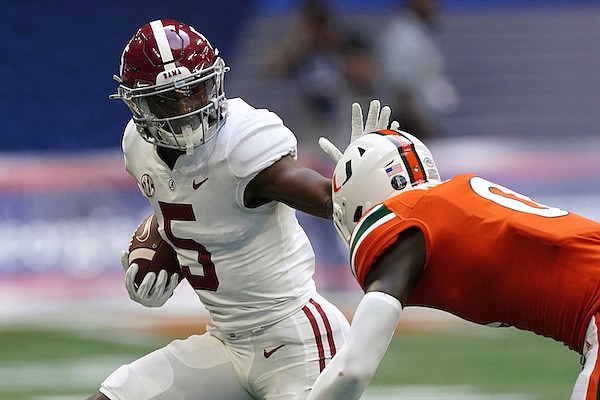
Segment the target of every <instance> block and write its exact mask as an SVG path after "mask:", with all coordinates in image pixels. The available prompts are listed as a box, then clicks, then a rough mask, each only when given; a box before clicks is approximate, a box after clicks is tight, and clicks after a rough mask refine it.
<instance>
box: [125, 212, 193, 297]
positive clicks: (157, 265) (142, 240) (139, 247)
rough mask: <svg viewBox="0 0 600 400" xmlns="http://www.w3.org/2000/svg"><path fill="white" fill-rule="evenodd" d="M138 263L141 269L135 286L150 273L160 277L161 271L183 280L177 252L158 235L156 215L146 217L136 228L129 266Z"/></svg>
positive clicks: (130, 246)
mask: <svg viewBox="0 0 600 400" xmlns="http://www.w3.org/2000/svg"><path fill="white" fill-rule="evenodd" d="M133 263H136V264H138V265H139V266H140V269H139V271H138V273H137V275H136V276H135V280H134V282H135V284H136V285H139V284H141V283H142V280H143V279H144V276H146V273H148V272H154V273H156V274H157V275H158V273H159V272H160V270H161V269H164V270H166V271H167V273H168V274H169V277H170V276H171V275H173V274H174V273H178V274H179V280H180V281H181V279H183V274H182V273H181V268H180V266H179V262H178V261H177V256H176V254H175V250H173V248H172V247H171V245H170V244H169V243H167V242H165V241H164V240H163V239H162V237H161V236H160V234H159V233H158V220H157V219H156V215H154V214H151V215H149V216H148V217H146V218H145V219H144V220H143V221H142V223H141V224H140V225H139V226H138V227H137V228H136V230H135V232H134V233H133V236H131V241H130V242H129V265H131V264H133Z"/></svg>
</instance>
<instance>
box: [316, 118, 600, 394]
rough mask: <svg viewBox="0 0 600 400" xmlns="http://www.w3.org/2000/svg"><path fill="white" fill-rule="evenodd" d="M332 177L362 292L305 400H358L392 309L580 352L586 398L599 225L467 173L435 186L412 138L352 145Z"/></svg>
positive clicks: (390, 133)
mask: <svg viewBox="0 0 600 400" xmlns="http://www.w3.org/2000/svg"><path fill="white" fill-rule="evenodd" d="M320 144H321V147H322V148H323V149H324V150H325V151H326V152H327V153H328V154H329V155H330V156H332V158H333V159H334V160H335V161H337V165H336V168H335V171H334V174H333V178H332V183H333V203H334V204H333V208H334V211H333V212H334V216H333V219H334V223H335V226H336V228H337V230H338V233H339V234H340V235H341V237H342V238H343V239H344V241H345V242H346V243H347V244H348V246H349V249H350V263H351V268H352V272H353V273H354V276H355V277H356V279H357V281H358V283H359V284H360V285H361V287H362V288H363V289H364V291H365V295H364V297H363V298H362V300H361V302H360V304H359V305H358V307H357V309H356V313H355V316H354V319H353V321H352V326H351V329H350V333H349V336H348V337H347V339H346V342H345V344H344V345H343V346H342V349H341V350H340V351H339V352H338V353H337V355H336V356H335V357H334V358H333V361H332V362H331V363H330V364H329V365H328V366H327V367H326V368H325V370H324V372H323V373H322V374H321V375H320V376H319V378H318V379H317V381H316V383H315V386H314V387H313V389H312V391H311V394H310V395H309V397H308V399H309V400H316V399H318V400H328V399H344V400H349V399H358V398H359V397H360V396H361V394H362V393H363V391H364V390H365V388H366V386H367V385H368V383H369V381H370V380H371V378H372V377H373V375H374V373H375V371H376V369H377V366H378V364H379V362H380V361H381V358H382V357H383V355H384V353H385V351H386V349H387V347H388V345H389V342H390V340H391V338H392V335H393V334H394V331H395V329H396V326H397V324H398V322H399V320H400V315H401V313H402V309H403V307H404V306H409V305H418V306H425V307H433V308H437V309H441V310H445V311H447V312H450V313H453V314H455V315H457V316H459V317H462V318H464V319H466V320H469V321H472V322H475V323H479V324H486V325H490V326H496V327H497V326H514V327H517V328H519V329H524V330H528V331H532V332H535V333H537V334H539V335H542V336H547V337H551V338H553V339H555V340H557V341H560V342H562V343H564V344H565V345H566V346H568V347H569V348H571V349H572V350H575V351H576V352H578V353H580V354H581V355H582V356H583V358H582V359H583V360H585V362H584V364H583V369H582V371H581V373H580V374H579V377H578V378H577V381H576V383H575V388H574V389H573V394H572V396H571V399H572V400H580V399H581V400H582V399H597V398H598V396H600V393H599V387H598V386H599V383H598V382H599V378H600V359H599V358H598V347H599V344H598V327H599V325H600V314H599V313H598V311H599V309H600V279H599V278H600V224H598V223H597V222H594V221H591V220H589V219H586V218H583V217H581V216H579V215H576V214H573V213H571V212H568V211H566V210H562V209H559V208H556V207H550V206H546V205H543V204H540V203H538V202H536V201H534V200H533V199H531V198H529V197H527V196H524V195H522V194H519V193H517V192H514V191H512V190H510V189H508V188H505V187H503V186H501V185H498V184H496V183H493V182H490V181H488V180H486V179H484V178H481V177H479V176H475V175H459V176H456V177H454V178H452V179H449V180H446V181H441V180H440V175H439V172H438V169H437V166H436V163H435V161H434V159H433V157H432V155H431V152H430V151H429V149H428V148H427V147H426V146H425V145H424V144H423V143H422V142H421V141H420V140H418V139H417V138H415V137H414V136H412V135H410V134H408V133H406V132H402V131H398V130H379V131H376V132H372V133H367V134H365V135H364V136H362V137H358V138H356V139H355V140H353V141H352V142H351V144H350V146H349V147H348V148H347V149H346V151H345V152H344V154H343V155H342V154H341V152H340V151H339V150H337V149H336V148H335V147H334V146H333V145H332V144H331V143H330V142H328V141H327V140H326V139H324V138H322V139H321V140H320Z"/></svg>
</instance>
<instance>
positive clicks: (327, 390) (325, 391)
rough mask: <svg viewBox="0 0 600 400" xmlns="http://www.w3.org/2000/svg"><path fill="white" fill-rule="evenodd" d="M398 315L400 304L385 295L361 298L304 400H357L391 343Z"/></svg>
mask: <svg viewBox="0 0 600 400" xmlns="http://www.w3.org/2000/svg"><path fill="white" fill-rule="evenodd" d="M401 311H402V304H400V302H399V301H398V300H397V299H395V298H394V297H392V296H390V295H389V294H386V293H383V292H369V293H367V294H365V296H364V297H363V298H362V300H361V302H360V303H359V305H358V307H357V309H356V312H355V314H354V318H353V319H352V326H351V327H350V332H349V333H348V338H347V339H346V342H345V343H344V345H343V346H342V348H341V349H340V351H339V352H338V353H337V354H336V355H335V357H334V358H333V360H332V361H331V362H330V363H329V364H328V365H327V367H326V368H325V370H323V372H322V373H321V375H319V377H318V378H317V381H316V382H315V385H314V386H313V389H312V391H311V392H310V395H309V396H308V398H307V400H339V399H344V400H354V399H359V398H360V396H361V395H362V394H363V392H364V391H365V389H366V388H367V385H368V384H369V382H370V381H371V378H373V375H375V372H376V371H377V367H378V366H379V363H380V362H381V359H382V358H383V356H384V354H385V352H386V350H387V348H388V346H389V344H390V341H391V340H392V336H393V335H394V332H395V330H396V326H397V325H398V321H399V320H400V313H401Z"/></svg>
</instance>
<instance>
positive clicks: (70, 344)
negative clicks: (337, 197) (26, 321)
mask: <svg viewBox="0 0 600 400" xmlns="http://www.w3.org/2000/svg"><path fill="white" fill-rule="evenodd" d="M482 332H483V334H482ZM131 336H133V334H129V335H126V334H121V335H110V334H106V333H94V334H90V332H83V333H82V332H78V333H74V332H62V331H56V330H52V331H50V330H29V329H28V330H19V329H10V330H1V331H0V400H75V399H82V400H83V399H84V398H85V397H86V396H88V395H90V394H92V393H93V392H95V391H96V389H97V385H98V383H99V382H100V381H101V380H102V379H103V378H104V377H105V376H106V375H107V374H108V373H110V372H111V371H112V370H114V369H116V368H117V367H118V366H119V365H121V364H123V363H125V362H128V361H130V360H133V359H135V358H137V357H139V356H141V355H143V354H145V353H146V352H149V351H151V350H153V349H155V348H156V347H159V346H162V345H164V344H166V343H167V341H168V339H166V338H164V337H160V338H156V337H152V338H149V337H147V336H138V337H137V338H136V339H131ZM123 338H129V339H128V340H122V339H123ZM579 369H580V365H579V356H578V355H577V354H576V353H574V352H571V351H569V350H568V349H567V348H566V347H564V346H562V345H561V344H559V343H556V342H554V341H552V340H550V339H546V338H542V337H538V336H536V335H533V334H530V333H527V332H520V331H517V330H515V329H512V328H508V329H501V330H498V329H493V328H484V330H478V331H477V333H476V334H474V335H465V334H464V333H462V334H456V333H443V334H442V333H422V332H409V333H406V332H405V333H400V334H398V335H397V337H396V338H395V339H394V340H393V342H392V344H391V346H390V348H389V350H388V352H387V354H386V356H385V358H384V360H383V362H382V364H381V366H380V368H379V370H378V372H377V375H376V377H375V378H374V380H373V382H372V383H371V386H370V389H381V388H385V387H390V388H393V392H394V393H402V392H403V387H405V388H406V392H407V393H414V392H415V388H418V389H419V390H417V392H418V393H420V395H419V396H415V395H412V397H404V396H403V397H402V398H408V399H417V398H418V399H425V398H427V399H430V398H431V399H433V398H442V399H444V398H455V397H448V396H446V397H445V395H444V394H443V393H445V392H454V391H459V392H460V391H461V390H462V391H466V392H468V393H477V394H478V396H479V397H477V398H481V399H483V398H493V399H528V400H534V399H536V400H537V399H539V400H542V399H543V400H559V399H560V400H562V399H567V398H568V397H569V394H570V391H571V389H572V386H573V384H574V382H575V378H576V376H577V374H578V372H579ZM423 393H432V394H428V395H425V394H423ZM435 393H438V394H437V395H436V394H435ZM427 396H430V397H427ZM458 396H459V397H460V395H458ZM366 397H368V398H369V399H374V400H375V399H377V398H380V397H377V396H376V395H370V396H366ZM387 398H396V397H395V396H392V397H389V396H388V397H386V399H387ZM398 398H400V396H398Z"/></svg>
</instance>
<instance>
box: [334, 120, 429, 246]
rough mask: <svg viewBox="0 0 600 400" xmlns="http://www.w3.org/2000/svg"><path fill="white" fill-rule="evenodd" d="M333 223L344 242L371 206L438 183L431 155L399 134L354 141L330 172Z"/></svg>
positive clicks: (379, 134) (383, 132)
mask: <svg viewBox="0 0 600 400" xmlns="http://www.w3.org/2000/svg"><path fill="white" fill-rule="evenodd" d="M332 180H333V182H332V183H333V185H332V186H333V194H332V196H333V222H334V224H335V227H336V229H337V231H338V233H339V234H340V236H341V237H342V239H343V240H344V241H345V242H346V244H347V243H348V242H349V240H350V235H351V234H352V230H353V229H354V227H355V226H356V223H357V222H358V221H359V219H360V218H361V217H362V216H363V215H364V214H365V213H366V212H367V211H368V210H369V209H370V208H371V207H373V206H374V205H376V204H377V203H380V202H382V201H384V200H385V199H387V198H389V197H392V196H394V195H397V194H399V193H402V192H404V191H407V190H411V189H412V188H414V187H415V186H417V185H420V184H424V183H428V182H429V183H439V182H440V174H439V171H438V169H437V166H436V164H435V162H434V161H433V156H432V155H431V152H430V151H429V149H428V148H427V146H425V145H424V144H423V142H421V141H420V140H419V139H417V138H416V137H414V136H413V135H411V134H409V133H406V132H403V131H399V130H379V131H375V132H372V133H368V134H365V135H363V136H361V137H360V138H359V139H356V140H355V141H353V142H352V143H351V144H350V145H349V146H348V148H347V149H346V151H344V154H343V155H342V158H340V160H339V161H338V162H337V164H336V166H335V170H334V172H333V177H332Z"/></svg>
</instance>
